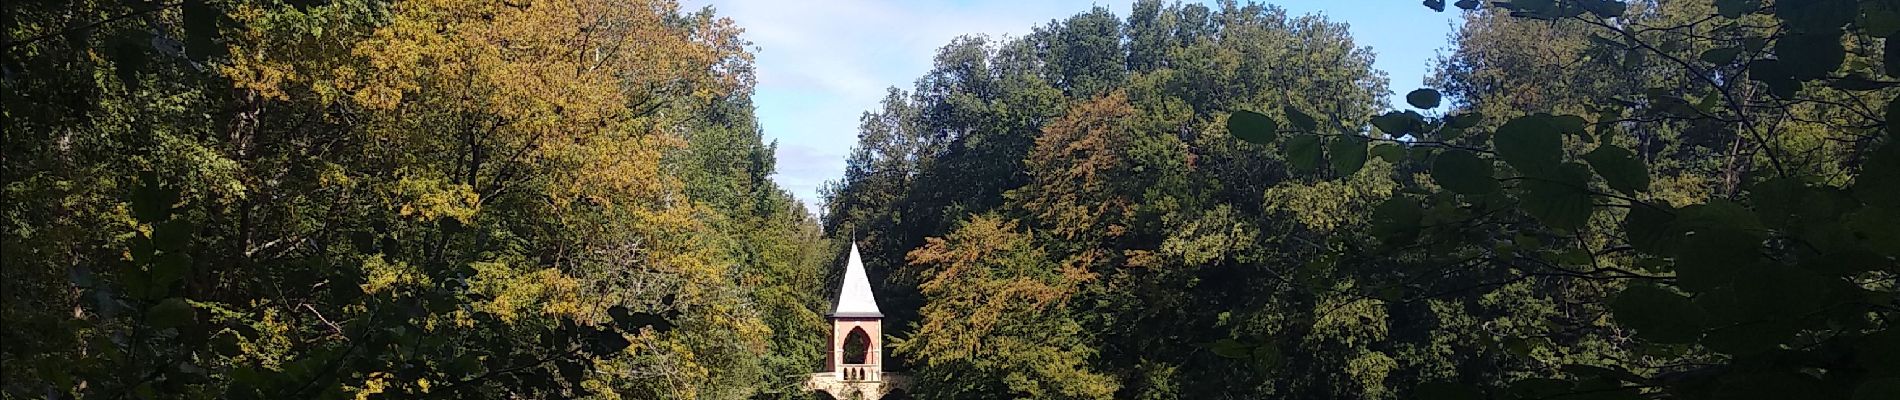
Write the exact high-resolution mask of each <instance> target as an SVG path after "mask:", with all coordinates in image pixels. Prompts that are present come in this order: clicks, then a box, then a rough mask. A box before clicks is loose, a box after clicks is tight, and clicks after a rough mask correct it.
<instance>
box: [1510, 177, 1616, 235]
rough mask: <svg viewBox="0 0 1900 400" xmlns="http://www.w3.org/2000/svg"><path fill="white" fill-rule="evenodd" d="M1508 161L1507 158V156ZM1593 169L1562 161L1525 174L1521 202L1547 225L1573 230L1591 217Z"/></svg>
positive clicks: (1520, 196)
mask: <svg viewBox="0 0 1900 400" xmlns="http://www.w3.org/2000/svg"><path fill="white" fill-rule="evenodd" d="M1507 161H1508V160H1507ZM1589 176H1590V172H1589V170H1588V169H1586V168H1584V167H1583V166H1581V165H1577V164H1559V166H1557V167H1552V168H1551V169H1550V170H1549V171H1547V172H1545V173H1540V174H1535V175H1531V176H1527V177H1525V179H1524V180H1523V183H1522V184H1521V185H1520V186H1519V187H1518V188H1519V191H1520V193H1519V195H1518V200H1519V205H1520V206H1522V207H1523V208H1524V212H1526V213H1529V214H1530V215H1531V217H1534V218H1537V220H1538V221H1540V222H1543V223H1544V225H1545V226H1548V227H1551V228H1555V229H1560V230H1574V229H1577V228H1579V227H1582V226H1583V225H1584V224H1585V223H1587V222H1589V221H1590V212H1591V207H1592V206H1593V205H1594V203H1592V200H1591V197H1590V192H1589V191H1588V190H1587V188H1588V186H1586V185H1587V184H1588V183H1589Z"/></svg>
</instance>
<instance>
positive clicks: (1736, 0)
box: [1715, 0, 1761, 19]
mask: <svg viewBox="0 0 1900 400" xmlns="http://www.w3.org/2000/svg"><path fill="white" fill-rule="evenodd" d="M1760 8H1761V0H1715V12H1717V13H1720V14H1722V17H1724V18H1728V19H1736V18H1741V17H1742V16H1743V15H1748V13H1751V12H1755V10H1757V9H1760Z"/></svg>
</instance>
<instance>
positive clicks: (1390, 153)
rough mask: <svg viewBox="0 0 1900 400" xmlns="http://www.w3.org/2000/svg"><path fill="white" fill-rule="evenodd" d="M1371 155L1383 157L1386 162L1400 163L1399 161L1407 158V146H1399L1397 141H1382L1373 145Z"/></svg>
mask: <svg viewBox="0 0 1900 400" xmlns="http://www.w3.org/2000/svg"><path fill="white" fill-rule="evenodd" d="M1370 155H1371V156H1372V157H1378V158H1383V159H1385V162H1389V163H1393V164H1398V163H1399V161H1404V160H1405V147H1403V146H1399V145H1398V144H1397V143H1380V144H1378V145H1376V146H1372V151H1371V153H1370Z"/></svg>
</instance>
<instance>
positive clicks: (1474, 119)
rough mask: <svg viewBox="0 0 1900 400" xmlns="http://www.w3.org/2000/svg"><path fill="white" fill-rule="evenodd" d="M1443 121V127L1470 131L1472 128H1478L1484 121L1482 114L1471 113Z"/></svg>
mask: <svg viewBox="0 0 1900 400" xmlns="http://www.w3.org/2000/svg"><path fill="white" fill-rule="evenodd" d="M1445 119H1446V122H1445V126H1448V127H1452V128H1458V129H1471V128H1472V127H1475V126H1478V123H1479V122H1483V121H1484V114H1481V113H1478V112H1477V111H1472V112H1466V113H1461V114H1458V115H1453V116H1449V117H1445Z"/></svg>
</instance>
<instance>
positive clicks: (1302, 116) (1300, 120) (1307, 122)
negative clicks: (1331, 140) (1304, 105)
mask: <svg viewBox="0 0 1900 400" xmlns="http://www.w3.org/2000/svg"><path fill="white" fill-rule="evenodd" d="M1285 112H1286V120H1287V122H1292V123H1293V127H1294V128H1298V129H1299V130H1300V131H1303V132H1306V133H1319V121H1316V120H1314V119H1313V116H1311V115H1306V113H1303V112H1300V109H1298V108H1293V106H1291V105H1288V106H1286V109H1285Z"/></svg>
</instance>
